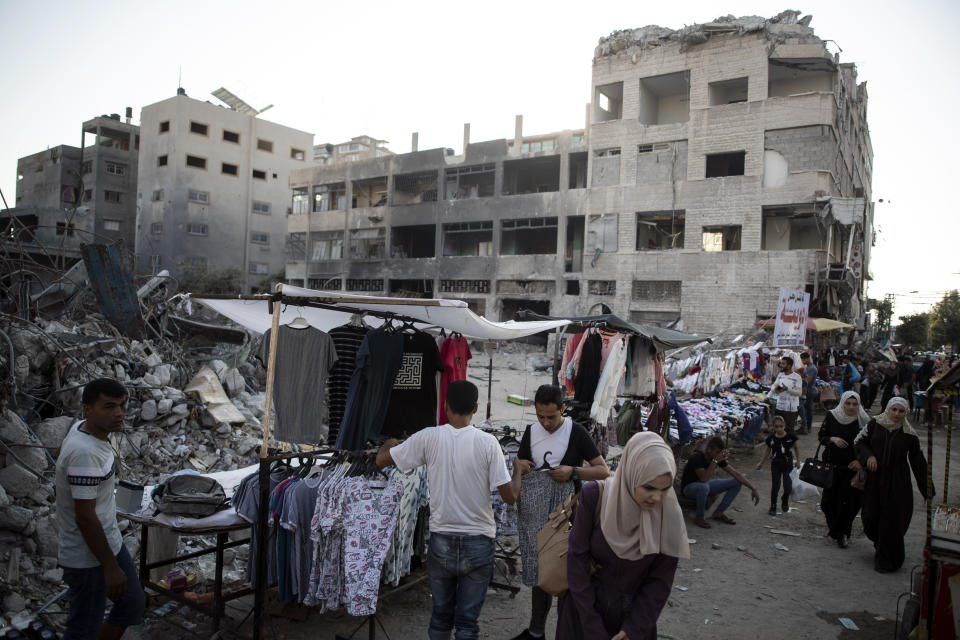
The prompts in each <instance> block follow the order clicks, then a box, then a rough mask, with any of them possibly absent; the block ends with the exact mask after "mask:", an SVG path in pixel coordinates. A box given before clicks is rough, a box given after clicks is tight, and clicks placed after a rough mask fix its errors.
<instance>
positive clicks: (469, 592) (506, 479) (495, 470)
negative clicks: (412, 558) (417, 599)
mask: <svg viewBox="0 0 960 640" xmlns="http://www.w3.org/2000/svg"><path fill="white" fill-rule="evenodd" d="M477 395H478V394H477V387H476V386H475V385H474V384H473V383H471V382H468V381H466V380H458V381H455V382H451V383H450V385H449V386H448V387H447V393H446V401H445V403H444V408H445V410H446V413H447V420H448V421H449V423H448V424H444V425H441V426H438V427H429V428H426V429H423V430H421V431H418V432H417V433H415V434H413V435H412V436H410V438H408V439H407V440H406V441H404V442H403V443H402V444H398V442H397V441H396V440H394V439H393V438H390V439H388V440H386V441H385V442H384V443H383V446H381V447H380V451H378V452H377V465H379V466H380V467H386V466H390V465H394V466H396V467H397V469H399V470H400V471H403V472H408V471H410V470H412V469H413V468H415V467H418V466H420V465H422V464H425V465H427V477H428V478H429V481H430V548H429V552H428V555H427V575H428V578H429V580H430V592H431V594H432V595H433V614H432V615H431V616H430V629H429V638H430V640H447V639H448V638H450V632H451V631H453V629H454V627H456V637H457V639H458V640H460V639H461V638H463V639H467V638H477V637H478V635H479V626H478V625H477V619H478V618H479V617H480V609H481V608H482V607H483V601H484V598H485V596H486V594H487V585H488V584H489V583H490V578H491V577H492V575H493V550H494V538H495V537H496V534H497V525H496V522H495V521H494V518H493V504H492V503H491V501H490V493H491V492H492V491H494V490H497V491H499V492H500V497H502V498H503V501H504V502H506V503H507V504H513V503H514V502H516V499H517V495H518V493H519V489H520V471H519V469H516V468H515V469H514V477H513V479H512V480H511V478H510V475H509V474H508V473H507V465H506V462H505V461H504V459H503V452H502V451H501V449H500V443H498V442H497V439H496V438H494V437H493V436H492V435H491V434H489V433H485V432H483V431H480V430H479V429H477V428H476V427H474V426H473V425H471V424H470V422H471V420H472V419H473V414H475V413H476V412H477Z"/></svg>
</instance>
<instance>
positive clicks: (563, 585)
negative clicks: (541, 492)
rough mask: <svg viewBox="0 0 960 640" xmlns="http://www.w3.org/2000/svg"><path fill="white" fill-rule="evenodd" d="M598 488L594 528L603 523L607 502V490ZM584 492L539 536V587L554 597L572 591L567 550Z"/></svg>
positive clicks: (565, 503) (560, 509) (566, 504)
mask: <svg viewBox="0 0 960 640" xmlns="http://www.w3.org/2000/svg"><path fill="white" fill-rule="evenodd" d="M598 487H599V489H600V495H599V496H597V507H596V509H595V510H594V513H593V526H597V524H598V523H599V522H600V503H601V501H602V499H603V487H602V486H601V485H598ZM580 493H581V491H578V492H577V493H575V494H573V495H572V496H570V497H569V498H567V499H566V500H564V501H563V504H561V505H560V506H559V507H558V508H557V510H556V511H554V512H553V513H551V514H550V518H549V519H548V520H547V523H546V524H545V525H543V528H542V529H540V532H539V533H538V534H537V586H538V587H540V588H541V589H543V590H544V591H546V592H547V593H549V594H550V595H552V596H559V595H562V594H564V593H565V592H566V591H567V589H568V583H567V551H568V549H569V548H570V529H571V528H573V518H574V515H576V510H577V501H578V500H579V499H580Z"/></svg>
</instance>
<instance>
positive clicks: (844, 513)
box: [820, 467, 863, 539]
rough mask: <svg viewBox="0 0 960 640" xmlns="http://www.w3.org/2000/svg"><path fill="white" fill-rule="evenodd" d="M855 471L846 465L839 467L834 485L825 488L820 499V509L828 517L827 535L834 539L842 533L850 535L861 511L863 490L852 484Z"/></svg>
mask: <svg viewBox="0 0 960 640" xmlns="http://www.w3.org/2000/svg"><path fill="white" fill-rule="evenodd" d="M854 473H855V472H854V471H853V470H851V469H848V468H846V467H841V468H839V469H837V471H836V475H835V476H834V478H833V486H832V487H830V488H829V489H824V490H823V497H822V498H821V499H820V509H821V510H822V511H823V515H824V516H825V517H826V519H827V527H828V531H827V535H829V536H830V537H831V538H834V539H837V538H839V537H840V536H842V535H844V536H847V537H849V536H850V530H851V528H852V527H853V519H854V518H856V517H857V512H858V511H860V502H861V500H862V499H863V492H862V491H860V490H859V489H854V488H853V487H851V486H850V480H851V479H852V478H853V476H854Z"/></svg>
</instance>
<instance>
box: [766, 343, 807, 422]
mask: <svg viewBox="0 0 960 640" xmlns="http://www.w3.org/2000/svg"><path fill="white" fill-rule="evenodd" d="M777 366H778V367H779V369H780V373H779V374H777V379H776V380H774V381H773V386H772V387H770V395H776V397H777V411H776V415H778V416H782V417H783V421H784V422H785V423H786V424H787V432H789V433H791V434H792V433H793V429H794V426H795V425H796V424H797V412H798V410H799V408H800V394H801V393H802V392H803V379H802V378H801V377H800V374H799V373H797V372H796V371H794V370H793V358H791V357H790V356H784V357H782V358H780V362H779V363H778V365H777Z"/></svg>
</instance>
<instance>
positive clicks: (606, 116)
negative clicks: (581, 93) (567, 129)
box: [593, 82, 623, 122]
mask: <svg viewBox="0 0 960 640" xmlns="http://www.w3.org/2000/svg"><path fill="white" fill-rule="evenodd" d="M593 96H594V100H593V103H594V109H593V121H594V122H609V121H611V120H619V119H620V118H622V117H623V83H622V82H611V83H610V84H603V85H598V86H597V87H596V88H595V89H594V94H593Z"/></svg>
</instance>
